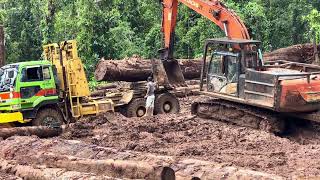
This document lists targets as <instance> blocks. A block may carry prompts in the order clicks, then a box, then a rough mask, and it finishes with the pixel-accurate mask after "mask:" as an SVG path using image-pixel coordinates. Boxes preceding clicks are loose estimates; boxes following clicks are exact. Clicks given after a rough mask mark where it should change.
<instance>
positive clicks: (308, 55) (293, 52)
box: [264, 43, 320, 63]
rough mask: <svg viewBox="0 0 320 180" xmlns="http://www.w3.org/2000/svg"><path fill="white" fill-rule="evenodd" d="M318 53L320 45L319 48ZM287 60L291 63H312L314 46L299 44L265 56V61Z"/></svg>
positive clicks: (319, 48)
mask: <svg viewBox="0 0 320 180" xmlns="http://www.w3.org/2000/svg"><path fill="white" fill-rule="evenodd" d="M317 48H318V51H319V50H320V45H318V46H317ZM276 60H286V61H291V62H300V63H312V62H313V61H314V47H313V44H311V43H310V44H298V45H294V46H290V47H286V48H281V49H278V50H275V51H272V52H269V53H265V54H264V61H276Z"/></svg>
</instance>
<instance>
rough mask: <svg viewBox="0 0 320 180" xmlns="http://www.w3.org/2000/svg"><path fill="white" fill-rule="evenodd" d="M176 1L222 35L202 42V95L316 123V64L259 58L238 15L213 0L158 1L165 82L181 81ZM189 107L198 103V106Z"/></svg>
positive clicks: (319, 86) (319, 93)
mask: <svg viewBox="0 0 320 180" xmlns="http://www.w3.org/2000/svg"><path fill="white" fill-rule="evenodd" d="M179 3H182V4H184V5H186V6H188V7H189V8H191V9H193V10H194V11H196V12H197V13H199V14H201V15H202V16H204V17H206V18H208V19H209V20H210V21H212V22H213V23H215V24H216V25H217V26H219V27H220V28H221V29H222V30H223V31H224V32H225V35H226V38H220V39H219V38H218V39H209V40H207V41H206V43H205V48H204V55H203V68H202V74H201V79H200V80H201V84H200V90H201V92H202V94H204V95H207V96H209V97H214V98H219V99H223V100H227V101H229V102H234V103H240V104H243V105H250V106H252V107H256V108H262V109H268V110H272V112H274V113H275V114H277V113H280V114H281V115H285V116H287V115H288V116H292V115H295V116H298V117H301V118H304V119H308V120H313V121H319V122H320V111H318V109H319V108H320V66H314V65H307V64H302V63H292V62H281V61H279V62H274V63H270V62H263V58H262V54H261V50H260V42H259V41H255V40H250V35H249V33H248V29H247V28H246V26H245V25H244V23H243V21H242V20H241V19H240V17H239V16H237V15H236V13H235V12H234V11H233V10H230V9H228V8H227V7H226V6H225V5H224V4H223V3H222V2H220V1H218V0H162V5H163V16H162V32H163V34H164V48H163V49H161V50H160V57H161V60H162V65H163V67H164V73H165V76H166V78H167V82H168V84H170V85H173V86H181V85H184V84H185V82H184V77H183V75H182V72H181V68H180V67H179V64H178V63H177V61H176V60H175V59H174V57H173V51H174V36H175V33H174V32H175V27H176V21H177V15H178V4H179ZM209 46H212V47H213V48H211V47H210V48H209ZM208 57H210V60H208V61H207V60H206V59H207V58H208ZM215 57H216V59H215ZM217 63H218V64H217ZM219 63H220V64H219ZM228 63H229V64H228ZM231 77H232V78H231ZM204 86H205V87H206V89H205V90H204ZM210 103H211V104H212V102H210ZM210 103H209V104H210ZM195 104H197V103H195ZM198 104H201V103H198ZM194 107H198V106H197V105H195V106H194ZM192 109H193V110H195V109H198V110H199V109H201V108H200V105H199V108H192ZM205 109H206V108H205ZM209 109H210V108H209ZM213 109H214V108H213ZM202 113H205V112H202ZM200 114H201V113H200Z"/></svg>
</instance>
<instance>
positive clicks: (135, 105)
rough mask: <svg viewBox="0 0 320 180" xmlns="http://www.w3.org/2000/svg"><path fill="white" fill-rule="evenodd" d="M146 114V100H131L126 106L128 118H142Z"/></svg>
mask: <svg viewBox="0 0 320 180" xmlns="http://www.w3.org/2000/svg"><path fill="white" fill-rule="evenodd" d="M145 114H146V100H145V99H143V98H138V99H133V100H132V101H131V102H130V103H129V104H128V106H127V116H128V117H142V116H144V115H145Z"/></svg>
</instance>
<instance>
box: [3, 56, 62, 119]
mask: <svg viewBox="0 0 320 180" xmlns="http://www.w3.org/2000/svg"><path fill="white" fill-rule="evenodd" d="M53 69H54V68H53V66H52V64H51V63H50V62H49V61H28V62H20V63H15V64H9V65H6V66H3V67H1V68H0V78H1V79H0V123H1V124H3V123H13V122H19V123H26V122H29V121H31V120H32V124H33V125H47V123H50V122H53V121H55V123H57V121H56V120H58V121H60V122H61V123H62V120H63V117H62V116H63V114H62V113H61V112H60V111H61V110H60V108H59V107H58V104H59V96H58V91H57V86H56V80H55V79H56V78H55V77H56V75H55V74H54V71H53ZM50 113H54V114H52V116H47V115H45V114H50ZM44 116H46V117H44Z"/></svg>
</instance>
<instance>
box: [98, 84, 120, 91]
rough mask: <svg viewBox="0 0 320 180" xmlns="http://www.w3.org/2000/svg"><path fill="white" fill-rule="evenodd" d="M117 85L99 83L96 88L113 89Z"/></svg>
mask: <svg viewBox="0 0 320 180" xmlns="http://www.w3.org/2000/svg"><path fill="white" fill-rule="evenodd" d="M117 87H118V86H117V85H116V84H105V85H100V86H97V88H96V89H97V90H105V89H114V88H117Z"/></svg>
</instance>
